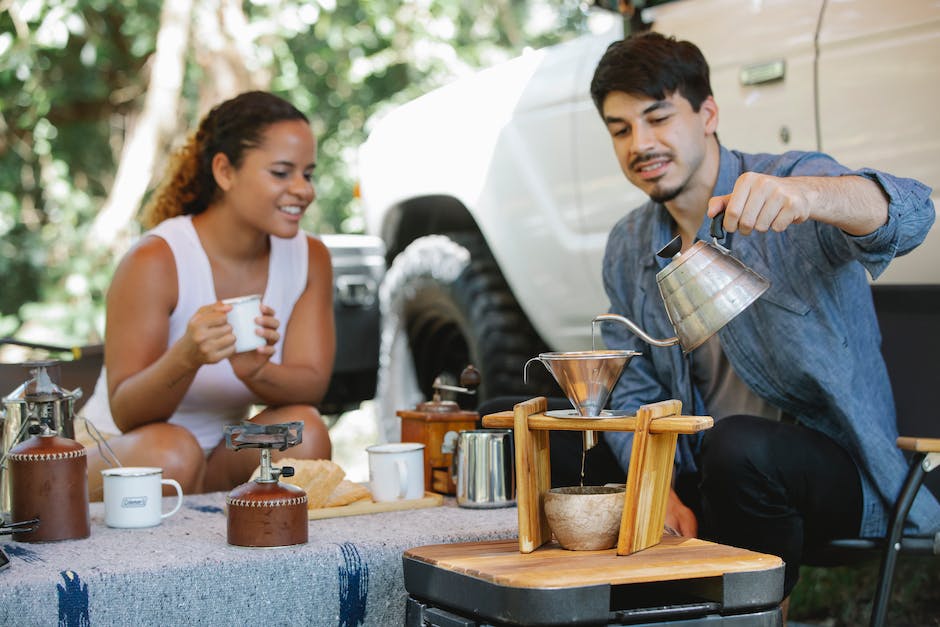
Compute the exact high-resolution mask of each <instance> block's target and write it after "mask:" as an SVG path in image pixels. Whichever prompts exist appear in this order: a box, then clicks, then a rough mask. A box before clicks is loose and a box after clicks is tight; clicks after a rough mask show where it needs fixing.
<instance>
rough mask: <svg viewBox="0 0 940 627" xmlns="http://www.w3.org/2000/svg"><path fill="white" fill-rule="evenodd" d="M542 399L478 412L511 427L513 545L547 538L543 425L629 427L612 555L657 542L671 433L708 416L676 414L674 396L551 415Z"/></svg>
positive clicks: (526, 549)
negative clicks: (605, 411) (624, 410)
mask: <svg viewBox="0 0 940 627" xmlns="http://www.w3.org/2000/svg"><path fill="white" fill-rule="evenodd" d="M546 407H547V401H546V399H545V398H544V397H538V398H533V399H531V400H528V401H525V402H523V403H519V404H517V405H516V406H515V407H514V409H513V411H511V412H510V411H506V412H500V413H497V414H490V415H488V416H484V417H483V426H484V427H499V428H507V427H508V428H512V429H513V430H514V431H515V447H516V502H517V504H518V507H519V551H520V552H522V553H531V552H533V551H534V550H535V549H537V548H539V547H540V546H542V545H543V544H545V543H546V542H548V541H549V540H551V539H552V532H551V529H549V527H548V520H547V519H546V517H545V509H544V506H543V504H542V498H541V497H542V494H544V493H545V492H546V491H548V490H549V489H550V488H551V475H550V472H551V471H550V464H549V447H548V436H549V431H633V432H634V437H633V450H632V452H631V455H630V468H629V471H628V473H627V482H626V494H625V496H624V506H623V518H622V519H621V525H620V537H619V540H618V542H617V555H630V554H631V553H636V552H637V551H642V550H643V549H645V548H648V547H651V546H653V545H655V544H658V543H659V542H660V541H661V540H662V536H663V523H664V521H665V517H666V500H667V497H668V495H669V488H670V485H671V481H672V469H673V463H674V457H675V452H676V439H677V437H678V435H679V434H680V433H687V434H688V433H697V432H699V431H703V430H705V429H708V428H710V427H711V426H712V419H711V417H709V416H682V415H680V412H681V410H682V403H681V402H679V401H677V400H669V401H662V402H659V403H653V404H650V405H643V406H642V407H640V409H639V410H638V411H637V413H636V415H635V416H627V417H618V418H553V417H550V416H546V415H545V413H544V412H545V409H546Z"/></svg>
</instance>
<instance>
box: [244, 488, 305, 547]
mask: <svg viewBox="0 0 940 627" xmlns="http://www.w3.org/2000/svg"><path fill="white" fill-rule="evenodd" d="M226 504H227V505H228V543H229V544H234V545H235V546H257V547H272V546H290V545H293V544H305V543H306V542H307V493H306V492H304V491H303V490H301V489H300V488H298V487H297V486H293V485H290V484H288V483H278V482H277V481H271V482H259V481H249V482H248V483H243V484H242V485H240V486H238V487H237V488H235V489H234V490H232V491H231V492H229V494H228V498H227V499H226Z"/></svg>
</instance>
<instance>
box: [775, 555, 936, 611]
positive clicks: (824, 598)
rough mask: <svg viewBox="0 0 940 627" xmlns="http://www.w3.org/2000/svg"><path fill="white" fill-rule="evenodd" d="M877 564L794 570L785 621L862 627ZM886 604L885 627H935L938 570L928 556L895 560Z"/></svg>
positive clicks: (873, 560) (874, 562)
mask: <svg viewBox="0 0 940 627" xmlns="http://www.w3.org/2000/svg"><path fill="white" fill-rule="evenodd" d="M878 568H879V561H878V560H877V559H872V560H871V561H867V562H864V563H862V564H859V565H857V566H841V567H838V568H813V567H808V566H804V567H803V568H801V569H800V582H799V583H798V584H797V586H796V588H794V589H793V593H792V594H791V596H790V611H789V614H788V618H789V619H790V620H793V621H800V622H807V623H810V624H826V625H830V626H831V627H854V626H855V625H867V624H868V619H869V616H870V615H871V606H872V598H873V596H874V593H875V586H876V583H877V580H878ZM891 592H892V594H891V601H890V603H889V604H888V616H887V619H886V624H888V625H923V626H925V627H926V626H928V625H940V565H938V560H937V558H936V557H934V556H910V555H904V556H902V557H901V558H900V559H899V560H898V565H897V570H896V572H895V577H894V585H893V586H892V589H891Z"/></svg>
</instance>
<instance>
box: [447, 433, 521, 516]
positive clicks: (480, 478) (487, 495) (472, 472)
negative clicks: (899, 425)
mask: <svg viewBox="0 0 940 627" xmlns="http://www.w3.org/2000/svg"><path fill="white" fill-rule="evenodd" d="M450 433H453V432H450ZM448 435H450V434H448ZM456 436H457V437H456V445H455V449H454V458H453V463H452V465H451V474H452V475H453V480H454V484H455V485H456V486H457V495H456V496H457V505H459V506H460V507H468V508H472V509H489V508H496V507H509V506H510V505H515V504H516V473H515V471H514V470H513V468H514V465H513V461H514V458H515V452H514V451H515V449H514V447H513V432H512V429H470V430H467V431H461V432H460V433H458V434H456Z"/></svg>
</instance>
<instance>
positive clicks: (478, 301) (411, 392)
mask: <svg viewBox="0 0 940 627" xmlns="http://www.w3.org/2000/svg"><path fill="white" fill-rule="evenodd" d="M379 304H380V309H381V311H382V332H381V343H380V349H379V374H378V383H377V393H376V403H375V405H376V416H377V421H378V431H379V437H380V438H383V436H384V439H385V441H392V442H394V441H398V440H399V439H400V434H401V431H400V428H401V427H400V421H399V420H398V418H397V417H396V415H395V412H396V411H398V410H400V409H411V408H413V407H414V406H415V405H416V404H417V403H419V402H421V401H424V400H427V399H430V398H431V397H432V396H433V393H434V390H433V388H432V383H433V382H434V379H435V378H436V377H438V376H441V377H442V380H443V381H444V382H445V383H448V384H450V385H457V384H458V379H459V375H460V372H461V370H462V369H463V368H464V367H465V366H467V365H468V364H473V365H474V366H476V368H477V369H478V370H479V371H480V374H481V382H480V386H479V388H478V390H477V394H476V396H475V397H470V396H467V395H463V394H458V395H457V397H456V398H454V397H452V396H451V398H453V400H456V401H457V402H458V403H460V405H461V406H462V407H464V408H467V409H472V408H475V407H476V405H477V403H478V402H481V401H483V400H487V399H490V398H494V397H497V396H504V395H524V394H531V395H532V396H537V395H541V394H551V393H552V388H551V386H552V385H553V382H552V381H551V379H550V377H546V376H545V373H544V372H538V373H536V372H535V370H536V369H535V368H533V369H532V372H530V373H529V374H530V375H534V376H530V381H529V384H528V385H526V384H524V383H523V368H524V367H525V363H526V361H527V360H528V359H529V358H530V357H534V356H535V355H538V353H540V352H542V351H544V350H546V348H545V343H544V342H543V341H542V340H541V339H540V338H539V336H538V334H537V333H536V332H535V330H534V329H533V328H532V326H531V325H530V323H529V321H528V319H527V318H526V317H525V314H523V313H522V310H521V309H520V308H519V305H518V303H517V302H516V299H515V298H514V297H513V295H512V292H511V291H510V289H509V287H508V285H506V281H505V279H503V276H502V273H501V272H500V271H499V268H498V267H497V265H496V261H495V260H494V259H493V256H492V254H491V253H490V251H489V249H488V248H487V246H486V244H485V243H484V241H483V238H482V237H481V236H480V235H478V234H476V233H459V234H451V235H427V236H424V237H420V238H418V239H416V240H414V241H413V242H412V243H411V244H409V245H408V246H407V247H406V248H405V249H404V250H403V251H402V252H401V253H399V254H398V255H397V256H396V257H395V260H394V261H393V262H392V264H391V267H390V268H389V270H388V272H387V273H386V275H385V278H384V280H383V283H382V286H381V289H380V291H379ZM538 370H540V371H541V369H538ZM445 398H447V396H445Z"/></svg>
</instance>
